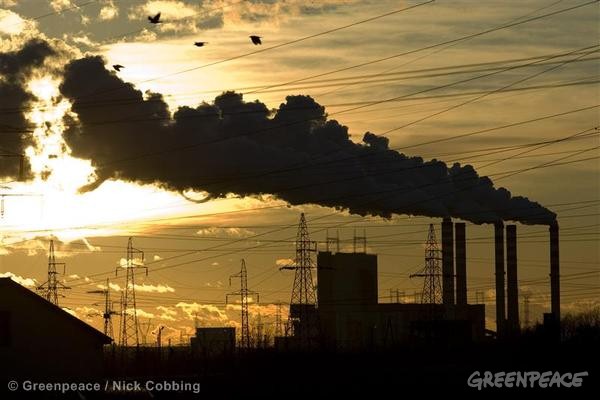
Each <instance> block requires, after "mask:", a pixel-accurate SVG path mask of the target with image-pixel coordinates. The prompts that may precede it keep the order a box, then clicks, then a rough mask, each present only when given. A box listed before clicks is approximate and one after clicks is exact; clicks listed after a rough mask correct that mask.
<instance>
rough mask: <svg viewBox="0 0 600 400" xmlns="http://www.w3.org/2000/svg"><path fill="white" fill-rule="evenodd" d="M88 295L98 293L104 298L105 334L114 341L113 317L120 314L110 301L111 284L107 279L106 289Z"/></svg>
mask: <svg viewBox="0 0 600 400" xmlns="http://www.w3.org/2000/svg"><path fill="white" fill-rule="evenodd" d="M88 293H98V294H102V295H103V296H104V313H103V314H102V318H104V334H105V335H106V336H108V337H109V338H111V339H113V341H114V332H113V323H112V316H113V315H117V314H118V313H117V312H116V311H114V310H113V303H112V301H111V300H110V282H109V280H108V278H106V288H105V289H102V290H91V291H89V292H88Z"/></svg>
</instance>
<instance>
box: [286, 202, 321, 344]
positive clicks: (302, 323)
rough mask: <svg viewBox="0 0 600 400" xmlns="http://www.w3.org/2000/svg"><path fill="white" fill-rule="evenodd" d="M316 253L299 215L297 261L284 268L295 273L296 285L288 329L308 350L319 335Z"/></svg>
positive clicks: (315, 248)
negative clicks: (315, 274) (315, 282)
mask: <svg viewBox="0 0 600 400" xmlns="http://www.w3.org/2000/svg"><path fill="white" fill-rule="evenodd" d="M316 252H317V243H316V242H312V241H311V240H310V237H309V234H308V227H307V225H306V217H305V216H304V213H302V214H300V223H299V224H298V233H297V234H296V258H295V260H294V265H292V266H285V267H282V268H281V269H292V270H295V275H294V286H293V287H292V298H291V301H290V312H289V317H288V318H289V319H288V329H292V330H293V335H294V336H295V337H297V338H299V340H300V343H301V345H302V346H304V347H306V346H308V345H309V344H310V342H311V341H312V340H313V339H315V338H316V337H317V335H318V326H317V321H316V313H315V311H316V310H315V307H316V303H317V298H316V294H315V287H314V284H313V278H312V269H313V268H315V265H314V262H313V259H312V253H316Z"/></svg>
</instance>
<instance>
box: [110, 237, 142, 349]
mask: <svg viewBox="0 0 600 400" xmlns="http://www.w3.org/2000/svg"><path fill="white" fill-rule="evenodd" d="M136 254H137V255H139V256H140V258H141V261H142V263H143V262H144V252H143V251H141V250H138V249H136V248H134V247H133V238H131V237H130V238H129V241H128V242H127V260H126V264H125V265H124V266H119V267H117V270H116V271H115V275H118V274H119V269H121V268H125V273H126V278H127V279H126V281H125V287H124V288H123V291H124V295H123V304H122V309H121V320H122V322H121V329H122V331H121V343H120V345H121V346H123V347H126V346H128V345H131V344H132V343H135V346H136V347H137V346H139V345H140V340H139V336H138V334H139V328H138V320H137V308H136V304H135V270H136V269H138V268H144V269H145V270H146V276H148V268H147V267H145V266H143V265H142V264H136V263H135V255H136Z"/></svg>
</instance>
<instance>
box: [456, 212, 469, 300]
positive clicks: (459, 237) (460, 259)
mask: <svg viewBox="0 0 600 400" xmlns="http://www.w3.org/2000/svg"><path fill="white" fill-rule="evenodd" d="M454 239H455V241H454V246H455V248H454V253H455V257H456V304H460V305H467V245H466V242H465V224H464V222H457V223H456V224H454Z"/></svg>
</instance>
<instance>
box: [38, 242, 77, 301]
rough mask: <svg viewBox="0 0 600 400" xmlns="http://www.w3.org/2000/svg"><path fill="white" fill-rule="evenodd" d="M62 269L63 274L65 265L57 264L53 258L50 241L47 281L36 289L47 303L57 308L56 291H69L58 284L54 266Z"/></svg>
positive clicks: (52, 248)
mask: <svg viewBox="0 0 600 400" xmlns="http://www.w3.org/2000/svg"><path fill="white" fill-rule="evenodd" d="M57 265H58V266H62V267H63V274H64V273H65V269H66V264H65V263H57V262H56V258H55V256H54V240H50V249H49V250H48V280H47V281H46V282H44V283H42V284H41V285H40V286H38V287H37V290H39V291H41V292H42V293H43V296H44V297H45V298H46V300H48V301H49V302H51V303H53V304H54V305H57V306H58V291H59V290H64V289H70V287H67V286H65V285H63V284H62V282H59V280H58V277H57V275H58V272H57V271H56V266H57Z"/></svg>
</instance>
